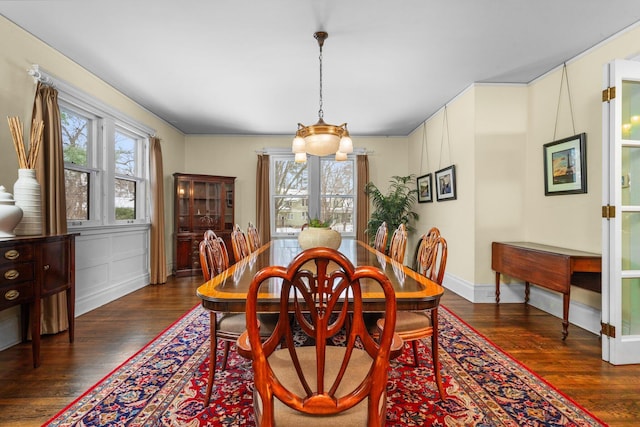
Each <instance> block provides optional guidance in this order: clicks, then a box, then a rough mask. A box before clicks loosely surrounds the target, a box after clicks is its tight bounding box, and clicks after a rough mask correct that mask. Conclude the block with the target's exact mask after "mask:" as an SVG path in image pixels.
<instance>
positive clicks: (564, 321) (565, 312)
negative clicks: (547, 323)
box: [562, 293, 570, 341]
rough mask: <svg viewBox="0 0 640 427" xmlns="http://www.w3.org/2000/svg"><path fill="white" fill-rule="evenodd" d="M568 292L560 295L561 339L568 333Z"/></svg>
mask: <svg viewBox="0 0 640 427" xmlns="http://www.w3.org/2000/svg"><path fill="white" fill-rule="evenodd" d="M569 300H570V297H569V293H566V294H563V295H562V340H563V341H564V340H565V339H567V335H569Z"/></svg>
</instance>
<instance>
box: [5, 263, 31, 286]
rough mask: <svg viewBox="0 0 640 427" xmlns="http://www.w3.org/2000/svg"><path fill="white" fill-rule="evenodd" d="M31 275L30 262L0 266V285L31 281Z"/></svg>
mask: <svg viewBox="0 0 640 427" xmlns="http://www.w3.org/2000/svg"><path fill="white" fill-rule="evenodd" d="M33 276H34V275H33V263H32V262H23V263H20V264H13V265H3V266H0V286H5V285H7V286H10V285H11V284H16V283H23V282H26V281H31V280H33Z"/></svg>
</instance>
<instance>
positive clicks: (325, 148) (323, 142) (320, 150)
mask: <svg viewBox="0 0 640 427" xmlns="http://www.w3.org/2000/svg"><path fill="white" fill-rule="evenodd" d="M305 142H306V151H307V153H309V154H313V155H314V156H320V157H322V156H327V155H329V154H333V153H335V152H336V151H338V147H339V146H340V137H339V136H338V135H333V134H328V133H317V134H312V135H308V136H307V137H306V138H305Z"/></svg>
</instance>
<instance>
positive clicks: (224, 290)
mask: <svg viewBox="0 0 640 427" xmlns="http://www.w3.org/2000/svg"><path fill="white" fill-rule="evenodd" d="M338 250H339V251H340V252H342V253H343V254H344V255H346V257H347V258H348V259H349V260H350V261H351V262H352V263H353V264H354V265H355V266H356V267H357V266H363V265H371V266H374V267H378V268H380V269H381V270H382V271H383V272H384V273H385V274H386V276H387V277H388V278H389V279H390V281H391V284H392V285H393V289H394V290H395V295H396V303H397V307H398V310H407V311H423V310H432V313H434V314H435V316H437V308H438V304H439V303H440V297H441V296H442V294H443V292H444V288H443V287H442V286H440V285H438V284H437V283H435V282H433V281H431V280H429V279H428V278H426V277H425V276H423V275H421V274H418V273H416V272H415V271H413V270H411V269H410V268H408V267H407V266H405V265H403V264H401V263H398V262H396V261H393V260H391V258H389V257H388V256H386V255H384V254H382V253H381V252H378V251H376V250H375V249H373V248H372V247H371V246H369V245H368V244H366V243H364V242H361V241H358V240H355V239H348V238H344V239H343V240H342V244H341V246H340V248H339V249H338ZM301 251H302V249H301V248H300V245H299V244H298V241H297V240H296V239H274V240H272V241H270V242H269V243H267V244H265V245H263V246H262V247H260V248H259V249H258V250H257V251H255V252H253V253H252V254H250V255H249V256H248V257H246V258H244V259H242V260H240V261H239V262H237V263H235V264H234V265H232V266H231V267H230V268H229V269H227V270H225V271H223V272H222V273H220V274H218V275H217V276H214V277H213V278H211V280H209V281H207V282H205V283H203V284H202V285H201V286H200V287H198V289H197V295H198V296H199V297H200V298H201V299H202V305H203V307H205V308H207V309H209V310H211V311H214V312H221V313H244V312H245V302H246V299H247V292H248V290H249V285H250V284H251V280H252V279H253V276H255V274H256V273H257V272H258V271H259V270H260V269H262V268H263V267H267V266H270V265H282V266H287V265H288V264H289V262H290V261H291V260H292V259H293V258H294V257H295V256H296V255H297V254H298V253H299V252H301ZM361 289H362V299H363V309H364V310H365V311H369V312H379V311H384V306H385V299H384V295H383V294H382V291H381V289H380V288H379V286H377V285H376V286H373V284H371V285H369V284H367V283H366V282H365V283H361ZM259 300H260V302H259V304H258V310H259V311H260V312H276V311H278V310H279V308H280V283H278V282H276V281H274V282H273V283H271V284H269V286H268V287H267V288H266V289H265V288H264V287H263V288H262V289H261V293H260V298H259ZM434 320H435V319H434Z"/></svg>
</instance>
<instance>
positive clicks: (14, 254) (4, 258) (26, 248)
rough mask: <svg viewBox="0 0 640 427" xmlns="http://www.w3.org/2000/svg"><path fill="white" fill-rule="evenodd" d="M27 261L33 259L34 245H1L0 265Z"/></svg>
mask: <svg viewBox="0 0 640 427" xmlns="http://www.w3.org/2000/svg"><path fill="white" fill-rule="evenodd" d="M25 261H33V245H30V244H22V245H21V244H17V245H1V246H0V266H3V265H5V264H13V263H19V262H25Z"/></svg>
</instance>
